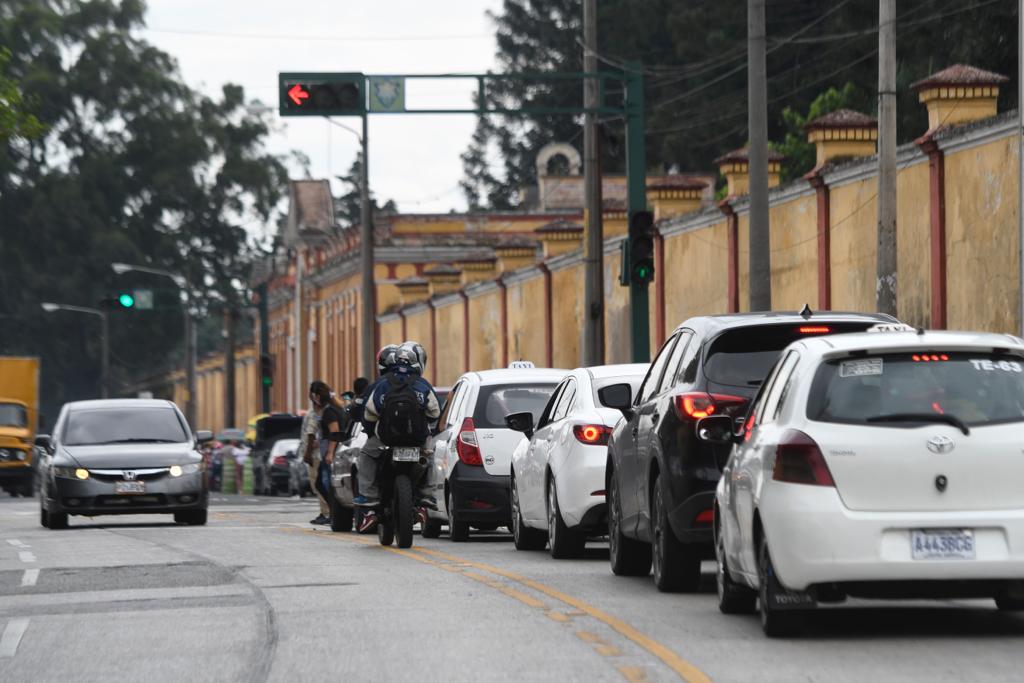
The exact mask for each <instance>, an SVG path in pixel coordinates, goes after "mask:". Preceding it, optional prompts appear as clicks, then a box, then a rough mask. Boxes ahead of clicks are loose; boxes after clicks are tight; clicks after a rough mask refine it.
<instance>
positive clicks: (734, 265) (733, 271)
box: [718, 199, 740, 313]
mask: <svg viewBox="0 0 1024 683" xmlns="http://www.w3.org/2000/svg"><path fill="white" fill-rule="evenodd" d="M718 209H719V211H721V212H722V213H723V214H725V230H726V234H727V236H728V244H729V256H728V258H729V269H728V270H729V275H728V277H729V283H728V299H729V301H728V306H729V313H738V312H739V310H740V235H739V232H740V219H739V217H738V216H737V215H736V212H735V211H734V210H733V208H732V205H731V204H730V203H729V200H728V199H723V200H722V201H720V202H719V203H718Z"/></svg>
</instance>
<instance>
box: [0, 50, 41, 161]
mask: <svg viewBox="0 0 1024 683" xmlns="http://www.w3.org/2000/svg"><path fill="white" fill-rule="evenodd" d="M10 61H11V51H10V50H8V49H6V48H0V142H3V141H5V140H7V139H9V138H12V137H18V138H35V137H39V136H40V135H42V133H43V124H41V123H39V119H37V118H36V117H35V115H34V114H32V113H30V111H29V106H28V103H27V102H25V98H24V97H22V95H21V90H20V89H19V88H18V83H17V82H16V81H15V80H14V79H12V78H9V77H7V76H6V75H5V74H4V71H5V70H6V68H7V64H8V63H9V62H10Z"/></svg>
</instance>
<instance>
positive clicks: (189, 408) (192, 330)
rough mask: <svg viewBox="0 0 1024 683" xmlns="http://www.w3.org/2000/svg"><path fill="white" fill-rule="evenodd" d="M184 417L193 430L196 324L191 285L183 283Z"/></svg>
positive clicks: (194, 414) (195, 425) (194, 413)
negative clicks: (186, 397) (185, 396)
mask: <svg viewBox="0 0 1024 683" xmlns="http://www.w3.org/2000/svg"><path fill="white" fill-rule="evenodd" d="M185 393H186V394H187V395H188V400H187V401H186V402H185V419H186V420H187V421H188V426H189V427H190V428H191V429H192V430H193V431H195V430H196V429H199V426H198V425H197V424H196V324H195V320H193V318H192V294H191V287H190V286H189V284H188V283H187V282H186V283H185Z"/></svg>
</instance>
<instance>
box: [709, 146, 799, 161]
mask: <svg viewBox="0 0 1024 683" xmlns="http://www.w3.org/2000/svg"><path fill="white" fill-rule="evenodd" d="M785 158H786V157H785V155H783V154H780V153H778V152H775V151H773V150H770V149H769V150H768V161H769V163H770V162H773V161H774V162H781V161H782V160H783V159H785ZM715 163H716V164H719V165H722V164H734V163H741V164H749V163H750V149H749V148H747V147H740V148H739V149H734V150H733V151H731V152H726V153H725V154H723V155H722V156H720V157H718V158H717V159H715Z"/></svg>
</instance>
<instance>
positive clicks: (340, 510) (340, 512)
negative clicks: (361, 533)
mask: <svg viewBox="0 0 1024 683" xmlns="http://www.w3.org/2000/svg"><path fill="white" fill-rule="evenodd" d="M331 531H352V508H347V507H345V506H344V505H342V504H341V501H340V500H338V498H337V497H336V496H335V495H334V494H333V492H332V494H331Z"/></svg>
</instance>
